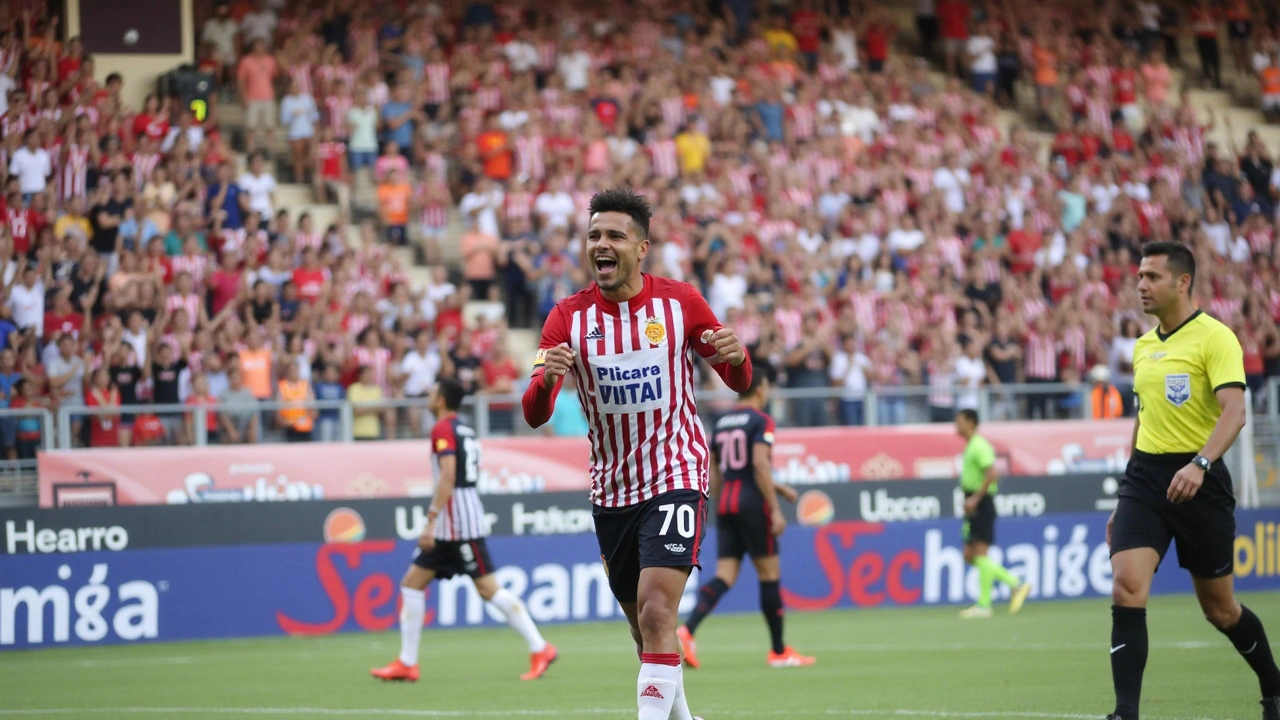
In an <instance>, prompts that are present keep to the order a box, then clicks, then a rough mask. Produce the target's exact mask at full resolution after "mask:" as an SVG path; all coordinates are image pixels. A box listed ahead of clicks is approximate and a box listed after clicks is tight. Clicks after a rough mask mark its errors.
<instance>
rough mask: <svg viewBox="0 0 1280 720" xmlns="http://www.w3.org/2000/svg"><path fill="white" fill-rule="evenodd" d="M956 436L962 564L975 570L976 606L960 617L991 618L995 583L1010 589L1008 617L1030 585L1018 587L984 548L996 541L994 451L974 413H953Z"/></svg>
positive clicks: (1011, 575)
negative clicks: (960, 450)
mask: <svg viewBox="0 0 1280 720" xmlns="http://www.w3.org/2000/svg"><path fill="white" fill-rule="evenodd" d="M956 433H957V434H958V435H960V437H962V438H964V439H965V440H966V445H965V448H964V461H963V465H962V467H961V470H960V489H961V490H963V491H964V525H963V528H962V530H961V533H962V535H963V537H964V561H965V562H966V563H968V564H970V565H973V566H974V567H976V568H978V603H977V604H976V605H974V606H973V607H971V608H967V609H965V610H963V611H961V613H960V617H962V618H965V619H972V618H989V617H991V588H992V587H994V586H995V583H996V581H997V580H999V581H1000V582H1002V583H1004V584H1006V585H1008V586H1009V587H1010V588H1012V589H1013V597H1011V598H1010V599H1009V614H1010V615H1013V614H1014V613H1016V612H1018V611H1019V610H1021V609H1022V604H1023V603H1025V602H1026V601H1027V595H1029V594H1031V585H1029V584H1027V583H1019V582H1018V579H1017V578H1015V577H1014V576H1013V573H1011V572H1009V571H1008V570H1005V569H1004V567H1003V566H1002V565H1001V564H1000V563H998V562H996V561H995V560H992V559H991V558H989V557H987V548H989V547H991V543H993V542H995V541H996V503H995V494H996V491H997V489H998V488H997V485H996V478H997V473H996V450H995V448H993V447H991V443H990V442H987V439H986V438H984V437H982V436H981V435H979V434H978V413H976V412H974V411H973V410H967V409H966V410H961V411H959V412H957V413H956Z"/></svg>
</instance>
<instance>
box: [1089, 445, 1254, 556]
mask: <svg viewBox="0 0 1280 720" xmlns="http://www.w3.org/2000/svg"><path fill="white" fill-rule="evenodd" d="M1192 457H1194V456H1193V455H1182V454H1179V455H1149V454H1147V453H1144V452H1140V451H1136V450H1135V451H1134V453H1133V456H1132V457H1131V458H1130V459H1129V467H1128V468H1126V469H1125V473H1124V479H1123V480H1122V481H1121V482H1120V492H1119V495H1120V500H1119V503H1118V504H1117V506H1116V517H1115V522H1114V523H1113V524H1112V526H1111V554H1112V555H1115V554H1116V553H1118V552H1120V551H1122V550H1132V549H1134V548H1143V547H1149V548H1152V549H1154V550H1155V551H1156V552H1158V553H1160V559H1161V560H1163V559H1164V554H1165V553H1166V552H1168V550H1169V542H1170V541H1171V540H1176V541H1177V543H1178V564H1179V565H1180V566H1182V567H1183V568H1185V569H1186V570H1187V571H1188V572H1190V573H1191V574H1192V575H1193V576H1195V577H1198V578H1207V579H1212V578H1219V577H1225V576H1227V575H1230V574H1231V572H1232V570H1233V569H1234V565H1235V539H1236V516H1235V509H1236V499H1235V495H1234V493H1233V491H1232V489H1231V474H1230V473H1229V472H1227V466H1226V465H1224V464H1223V462H1222V461H1221V460H1219V461H1218V462H1215V463H1214V464H1213V465H1212V466H1210V468H1209V471H1208V472H1206V473H1205V475H1204V484H1203V485H1201V486H1200V490H1198V491H1197V492H1196V496H1195V497H1193V498H1191V499H1190V500H1188V501H1187V502H1184V503H1179V504H1174V503H1171V502H1169V499H1168V497H1167V495H1166V493H1168V491H1169V483H1170V482H1172V481H1173V476H1174V475H1175V474H1177V472H1178V471H1179V470H1181V469H1182V468H1184V467H1186V466H1187V464H1188V463H1190V462H1191V458H1192Z"/></svg>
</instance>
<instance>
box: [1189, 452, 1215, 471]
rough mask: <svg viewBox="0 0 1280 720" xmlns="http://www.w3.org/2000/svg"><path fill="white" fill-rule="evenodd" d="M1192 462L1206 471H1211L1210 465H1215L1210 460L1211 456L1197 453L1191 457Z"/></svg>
mask: <svg viewBox="0 0 1280 720" xmlns="http://www.w3.org/2000/svg"><path fill="white" fill-rule="evenodd" d="M1191 464H1192V465H1195V466H1196V467H1198V468H1200V469H1201V470H1203V471H1205V472H1209V466H1211V465H1213V463H1212V462H1210V460H1209V458H1207V457H1205V456H1203V455H1197V456H1195V457H1193V458H1191Z"/></svg>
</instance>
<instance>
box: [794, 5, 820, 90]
mask: <svg viewBox="0 0 1280 720" xmlns="http://www.w3.org/2000/svg"><path fill="white" fill-rule="evenodd" d="M791 34H792V35H794V36H795V38H796V45H797V47H799V49H800V54H801V55H804V60H805V69H806V70H808V71H809V72H813V71H814V70H816V69H817V68H818V51H819V50H821V49H822V16H821V15H819V14H818V13H817V12H816V11H814V9H813V0H800V2H799V3H798V7H797V8H796V11H795V12H793V13H791Z"/></svg>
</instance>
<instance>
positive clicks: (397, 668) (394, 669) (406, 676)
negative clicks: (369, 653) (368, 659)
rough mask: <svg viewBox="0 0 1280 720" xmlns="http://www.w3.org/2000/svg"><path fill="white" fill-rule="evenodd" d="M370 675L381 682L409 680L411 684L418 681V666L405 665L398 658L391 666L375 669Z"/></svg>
mask: <svg viewBox="0 0 1280 720" xmlns="http://www.w3.org/2000/svg"><path fill="white" fill-rule="evenodd" d="M369 674H370V675H372V676H374V677H376V678H378V679H379V680H408V681H409V682H417V681H418V666H417V665H405V664H404V663H402V662H400V658H396V659H395V660H393V661H392V662H391V664H390V665H388V666H386V667H383V668H374V669H372V670H370V671H369Z"/></svg>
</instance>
